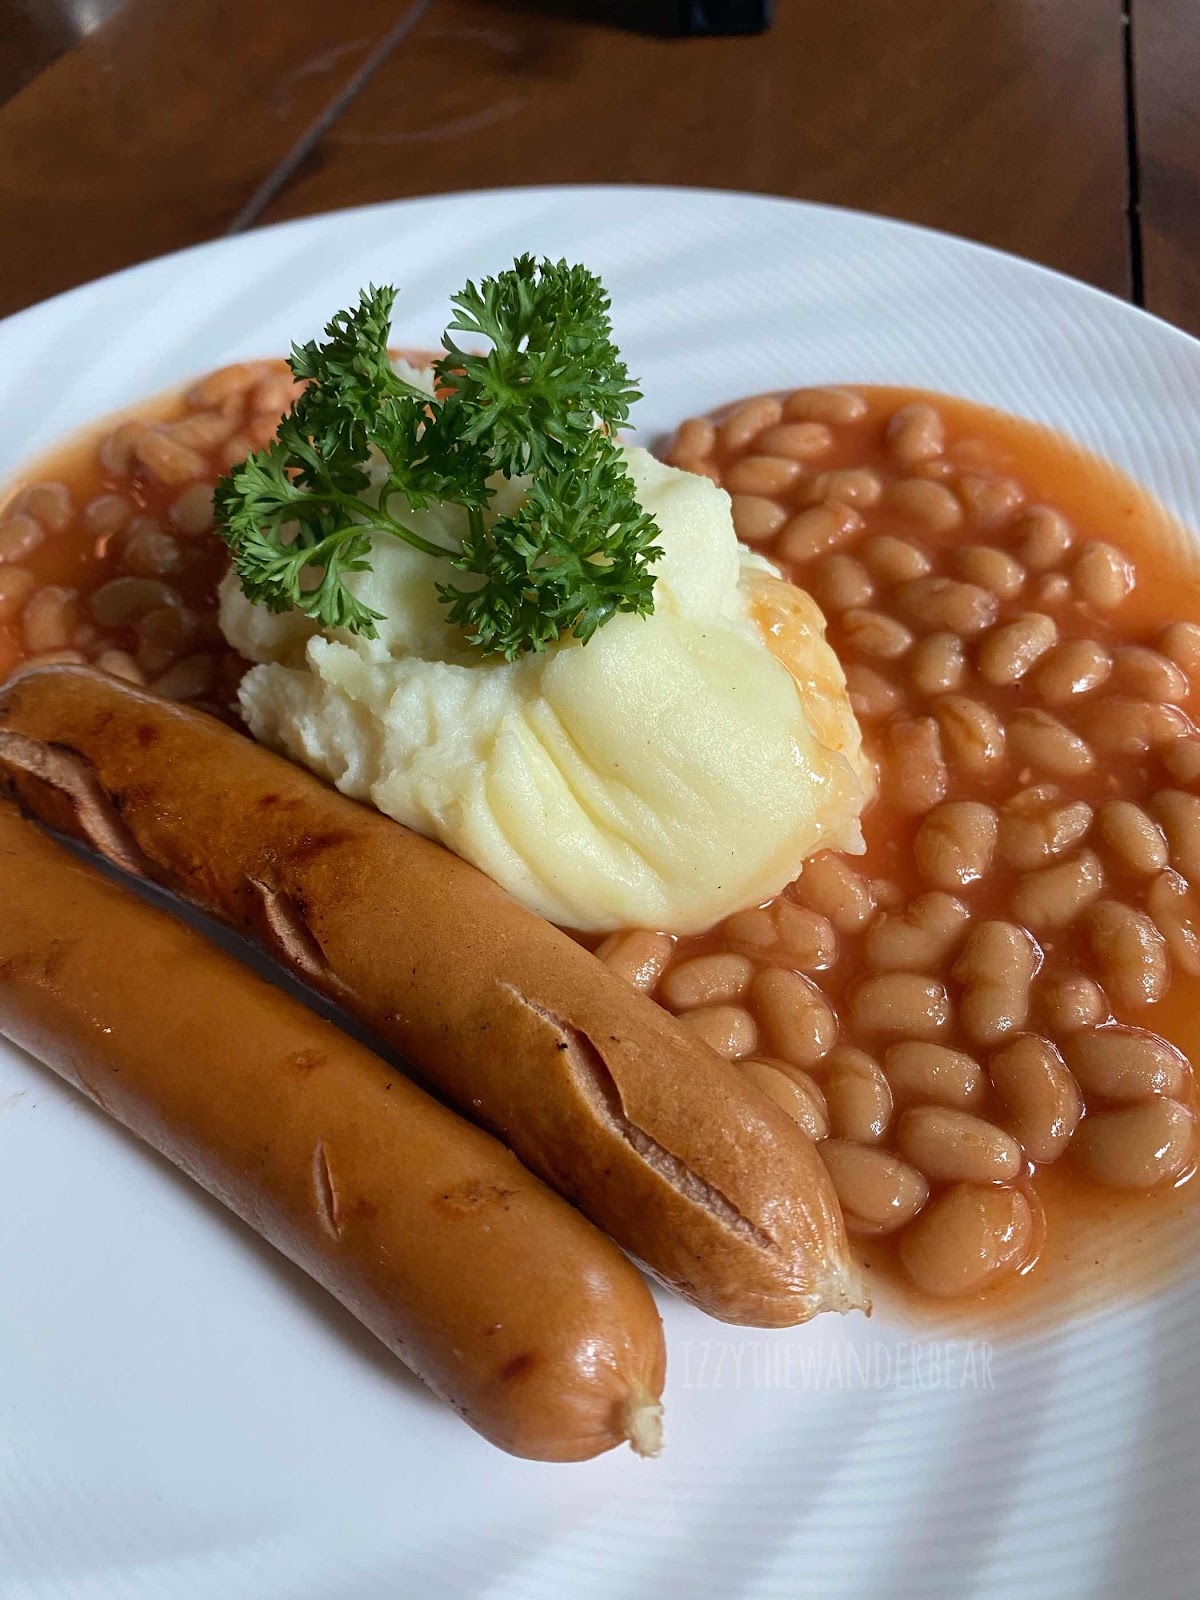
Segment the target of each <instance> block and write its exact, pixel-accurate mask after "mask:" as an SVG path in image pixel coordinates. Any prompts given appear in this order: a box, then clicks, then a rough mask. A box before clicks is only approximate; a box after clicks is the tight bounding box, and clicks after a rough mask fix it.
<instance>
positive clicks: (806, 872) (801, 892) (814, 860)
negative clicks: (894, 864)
mask: <svg viewBox="0 0 1200 1600" xmlns="http://www.w3.org/2000/svg"><path fill="white" fill-rule="evenodd" d="M792 893H793V894H794V895H795V896H796V898H797V899H798V900H799V901H800V903H801V905H805V906H808V907H809V909H810V910H812V911H816V912H818V913H819V914H820V915H821V916H823V917H826V918H828V920H829V921H830V922H831V923H832V924H833V926H834V927H835V928H836V929H837V931H838V932H839V933H854V932H856V931H857V930H858V929H859V928H862V927H864V926H865V925H866V923H867V922H869V921H870V918H871V913H872V912H873V911H874V909H875V903H874V901H873V900H872V899H871V886H870V884H869V883H868V882H867V880H866V879H865V878H864V877H863V875H862V874H861V873H860V872H855V870H854V868H853V867H850V866H848V865H847V864H846V862H845V861H843V859H842V857H841V856H839V855H836V854H835V853H834V852H833V851H832V850H822V851H820V852H819V853H818V854H817V855H815V856H810V857H809V858H808V860H807V861H806V862H805V863H804V867H803V870H802V871H801V873H800V876H799V878H798V879H797V880H796V882H795V883H794V884H793V886H792Z"/></svg>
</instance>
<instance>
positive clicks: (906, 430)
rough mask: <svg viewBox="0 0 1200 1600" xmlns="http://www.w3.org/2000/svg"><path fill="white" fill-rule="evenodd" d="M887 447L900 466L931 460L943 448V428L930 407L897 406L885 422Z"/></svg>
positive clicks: (944, 436)
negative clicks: (887, 421) (897, 408)
mask: <svg viewBox="0 0 1200 1600" xmlns="http://www.w3.org/2000/svg"><path fill="white" fill-rule="evenodd" d="M887 442H888V448H889V450H890V451H891V452H892V455H893V456H894V457H895V458H896V460H897V461H898V462H899V463H900V465H901V466H902V467H915V466H916V465H917V463H918V462H919V461H932V460H933V458H934V456H940V455H941V453H942V451H943V450H944V449H945V448H946V429H945V427H944V426H943V423H942V419H941V417H940V416H938V414H937V412H936V411H935V410H934V409H933V407H932V406H926V405H921V404H919V403H918V404H916V405H910V406H901V407H900V409H899V411H897V412H895V413H894V414H893V416H892V418H891V420H890V421H889V423H888V425H887Z"/></svg>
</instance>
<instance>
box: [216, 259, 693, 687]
mask: <svg viewBox="0 0 1200 1600" xmlns="http://www.w3.org/2000/svg"><path fill="white" fill-rule="evenodd" d="M395 296H396V291H395V290H394V289H392V288H388V287H384V288H379V289H376V288H374V287H371V288H368V289H366V290H364V291H363V293H362V295H361V296H360V298H359V303H358V305H357V307H356V308H355V309H354V310H352V311H340V312H338V314H337V316H335V317H334V318H333V320H332V321H331V322H330V323H329V325H328V326H327V327H326V329H325V343H323V344H318V343H316V342H315V341H313V342H310V343H308V344H306V345H303V346H300V345H297V346H294V347H293V350H292V354H291V358H290V360H289V363H288V364H289V366H290V367H291V370H292V372H293V374H294V376H295V377H296V378H297V379H300V380H303V381H304V382H305V384H306V387H305V389H304V391H303V392H302V394H301V395H300V397H299V399H298V400H297V401H296V403H295V404H294V405H293V407H292V409H291V411H290V412H289V413H288V414H287V416H285V417H284V418H283V420H282V421H281V423H280V425H279V430H278V433H277V435H276V437H275V438H274V439H273V440H272V441H271V443H270V444H269V445H267V447H266V448H265V449H264V450H258V451H255V452H254V453H253V454H252V455H250V456H248V457H247V458H246V460H245V461H243V462H242V463H241V464H240V465H239V466H237V467H235V468H234V469H233V470H232V471H231V472H230V474H229V475H228V477H225V478H222V480H221V482H220V484H219V485H218V487H217V491H216V498H215V504H216V516H217V526H218V528H219V529H220V531H221V533H222V536H223V537H224V539H225V542H226V543H227V544H228V546H229V549H230V552H231V554H232V558H233V566H234V570H235V571H236V572H237V574H238V577H239V578H240V579H241V583H242V588H243V590H244V591H245V593H246V595H247V596H248V597H249V598H250V599H251V600H253V601H255V602H256V603H257V604H260V605H265V606H266V607H267V608H268V609H269V610H272V611H285V610H287V609H289V608H290V607H293V606H295V607H298V608H299V609H300V610H301V611H303V612H304V613H305V614H306V615H307V616H310V617H312V618H314V619H315V620H316V621H318V622H320V623H321V624H322V625H323V626H325V627H330V628H346V629H349V630H350V631H351V632H353V633H361V634H365V635H367V636H368V637H374V635H375V631H376V630H375V624H376V622H377V621H379V620H380V617H379V614H378V613H377V612H375V611H372V610H371V609H370V608H369V607H367V606H365V605H363V604H362V603H361V602H360V601H359V600H357V599H356V598H355V596H354V595H353V594H352V593H351V592H350V590H349V588H348V587H347V585H346V579H347V577H348V576H349V575H350V574H351V573H354V572H362V571H364V570H366V569H367V568H368V567H369V565H370V553H371V536H372V534H377V533H384V534H389V535H391V536H393V537H395V538H397V539H402V540H404V541H405V542H406V543H407V544H410V545H412V546H414V547H415V548H416V549H418V550H423V551H425V552H426V554H428V555H434V556H445V557H447V558H448V559H449V561H450V562H451V564H452V565H453V566H454V567H455V568H456V569H457V570H458V571H459V572H460V573H462V574H463V581H462V583H461V584H458V583H447V584H439V585H438V595H439V598H440V599H441V601H442V603H443V604H444V605H445V606H446V607H447V617H448V619H449V621H450V622H452V623H454V624H456V625H458V626H460V627H462V628H463V629H464V630H465V632H466V634H467V637H468V638H469V639H470V640H471V641H472V643H473V644H475V645H477V646H478V647H479V649H480V650H481V651H483V652H484V653H485V654H489V655H491V654H498V655H503V656H504V657H506V658H507V659H508V660H513V659H515V658H516V657H517V656H519V655H521V654H522V653H524V652H525V651H529V650H534V651H537V650H544V649H545V648H546V647H547V646H548V645H550V644H552V643H553V642H554V641H555V640H556V639H560V638H562V637H564V636H565V635H568V634H572V635H574V637H575V638H577V639H578V640H579V641H580V643H584V644H586V642H587V641H588V639H590V638H591V637H592V635H593V634H594V633H595V631H596V629H597V628H600V627H602V626H603V625H604V623H605V622H607V621H608V620H609V619H610V618H611V617H613V616H615V615H616V614H617V613H618V612H620V611H625V612H632V613H634V614H636V615H638V616H646V615H648V614H649V613H650V612H651V611H653V609H654V574H653V572H652V571H651V568H652V566H653V564H654V562H655V561H656V560H657V559H658V557H659V556H660V555H661V554H662V552H661V550H660V549H659V548H658V546H657V545H656V544H655V543H654V540H655V537H656V536H657V534H658V531H659V530H658V528H657V526H656V525H655V523H654V521H653V520H652V518H650V517H649V516H647V515H646V513H645V512H643V511H642V509H641V508H640V506H639V505H638V503H637V498H636V495H635V493H634V488H633V484H632V482H631V481H630V478H629V476H628V474H627V473H626V471H625V468H624V463H623V461H622V458H621V453H620V451H619V449H618V447H617V445H616V444H615V443H614V441H613V438H612V433H611V430H612V429H614V428H616V427H617V426H619V425H620V424H621V423H622V422H624V421H625V420H626V418H627V417H628V415H629V407H630V405H631V404H632V402H633V401H634V400H636V399H638V398H639V395H638V392H637V390H636V389H635V388H634V387H633V386H632V384H631V382H630V379H629V374H628V372H627V371H626V368H625V365H624V363H623V362H622V361H621V358H620V352H619V351H618V350H617V348H616V346H615V345H614V344H613V342H612V337H611V335H612V327H611V323H610V322H609V317H608V310H609V301H608V296H607V295H606V294H605V292H604V287H603V285H602V284H601V283H600V280H599V279H598V278H597V277H595V276H594V274H592V273H590V272H588V271H587V270H586V268H584V267H578V266H575V267H572V266H568V265H567V263H566V262H565V261H559V262H557V263H555V262H550V261H540V262H539V261H535V260H534V259H533V257H532V256H522V257H521V258H520V259H519V260H518V261H516V262H514V264H513V266H512V268H511V270H510V271H507V272H501V273H500V274H498V276H496V277H495V278H485V279H484V280H483V281H482V282H481V283H480V284H479V285H478V286H476V285H475V284H473V283H468V284H467V286H466V288H465V289H463V290H462V292H461V293H460V294H457V295H455V296H454V297H453V304H454V306H455V315H454V318H453V320H452V321H451V323H450V326H449V328H448V329H447V330H446V333H445V335H444V336H443V348H444V350H445V355H444V356H443V357H442V358H441V359H440V360H439V361H438V362H437V363H436V365H435V368H434V373H435V377H436V381H437V391H438V393H437V398H436V399H431V398H430V396H429V395H427V394H426V393H424V392H423V391H422V390H420V389H417V388H414V387H413V386H412V385H411V384H408V383H405V382H404V380H403V379H401V378H400V377H399V376H398V375H397V374H396V372H395V371H394V370H393V368H392V365H391V362H390V360H389V358H388V349H387V340H388V331H389V328H390V325H391V313H392V305H393V302H394V300H395ZM456 333H457V334H465V335H466V336H467V338H468V342H469V343H471V344H474V343H476V342H477V341H486V342H487V343H488V344H489V345H490V349H488V350H487V352H486V353H484V354H480V353H478V352H477V351H475V350H468V349H461V348H460V347H459V345H458V344H457V343H456V342H455V340H454V337H453V335H454V334H456ZM368 468H371V469H372V470H370V471H369V470H368ZM381 471H382V472H383V474H384V476H383V479H382V482H379V476H380V472H381ZM497 473H499V474H500V475H502V476H503V477H505V478H515V477H522V478H525V477H528V478H529V480H530V482H529V488H528V492H527V495H526V497H525V499H524V501H523V502H522V504H521V505H520V507H519V508H518V509H517V511H516V512H514V513H513V514H512V515H510V516H501V517H492V516H490V515H489V514H488V513H489V505H490V502H491V499H492V493H493V489H492V487H491V486H490V484H489V479H491V478H492V477H493V476H494V475H495V474H497ZM373 483H378V493H377V500H378V503H374V498H375V497H374V495H372V498H371V499H368V498H366V497H365V496H366V494H367V491H369V490H370V489H371V486H372V484H373ZM438 503H441V504H449V505H456V506H461V507H462V508H463V510H464V511H465V513H466V520H467V532H466V534H465V536H464V538H463V539H462V541H461V543H460V544H458V545H456V546H453V547H451V546H444V545H441V544H436V543H434V542H432V541H431V540H429V539H426V538H423V537H422V536H421V535H420V534H418V533H417V532H416V531H415V530H414V529H412V528H411V527H409V526H408V525H407V523H406V521H405V520H404V519H405V517H406V516H407V514H408V512H409V511H410V510H413V509H416V510H419V509H421V508H423V507H425V506H429V505H433V504H438Z"/></svg>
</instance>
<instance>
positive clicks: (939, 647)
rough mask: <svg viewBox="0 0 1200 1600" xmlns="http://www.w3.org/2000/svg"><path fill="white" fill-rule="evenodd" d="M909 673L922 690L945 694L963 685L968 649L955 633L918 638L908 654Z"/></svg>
mask: <svg viewBox="0 0 1200 1600" xmlns="http://www.w3.org/2000/svg"><path fill="white" fill-rule="evenodd" d="M908 671H909V676H910V677H911V678H912V681H913V684H914V686H915V687H916V688H918V689H919V690H920V691H921V693H922V694H946V693H948V692H949V691H950V690H952V689H957V688H959V687H960V686H961V684H962V681H963V679H964V678H965V677H966V672H967V653H966V651H965V650H964V649H963V642H962V640H961V639H960V638H959V637H958V635H957V634H956V633H929V634H926V635H925V637H924V638H923V639H918V640H917V642H916V644H915V645H914V646H913V648H912V651H911V653H910V654H909V658H908Z"/></svg>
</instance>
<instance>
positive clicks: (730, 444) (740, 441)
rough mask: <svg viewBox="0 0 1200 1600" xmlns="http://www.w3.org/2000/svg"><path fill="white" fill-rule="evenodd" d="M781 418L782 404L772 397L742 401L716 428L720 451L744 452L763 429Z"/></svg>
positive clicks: (756, 396)
mask: <svg viewBox="0 0 1200 1600" xmlns="http://www.w3.org/2000/svg"><path fill="white" fill-rule="evenodd" d="M782 416H783V403H782V401H780V400H777V399H776V398H775V396H774V395H770V394H759V395H755V396H754V398H753V399H751V400H743V401H742V403H741V405H738V406H735V407H734V408H733V410H732V411H731V412H730V413H729V415H728V416H727V417H726V418H725V420H724V421H723V422H722V423H720V424H719V426H718V429H717V437H718V439H719V440H720V444H721V448H722V450H744V449H745V448H746V446H747V445H749V444H751V443H752V442H753V441H754V440H755V439H756V438H757V437H758V435H759V434H760V433H761V432H762V431H763V429H764V428H770V427H773V426H774V424H775V423H777V422H778V421H779V419H780V418H781V417H782ZM704 454H706V455H707V454H708V452H707V451H705V452H704Z"/></svg>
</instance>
